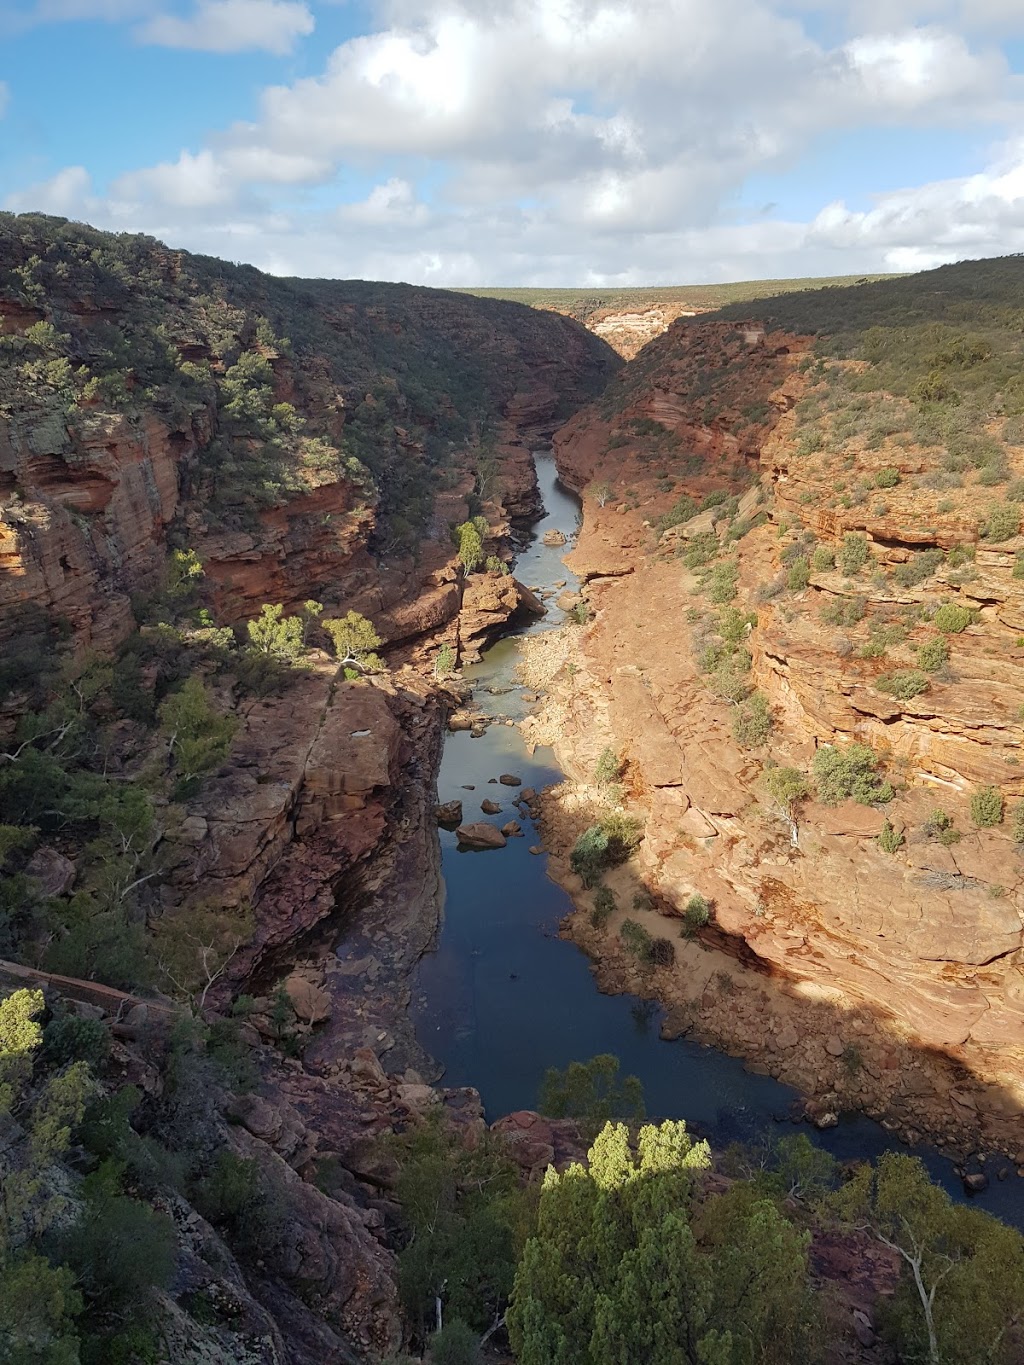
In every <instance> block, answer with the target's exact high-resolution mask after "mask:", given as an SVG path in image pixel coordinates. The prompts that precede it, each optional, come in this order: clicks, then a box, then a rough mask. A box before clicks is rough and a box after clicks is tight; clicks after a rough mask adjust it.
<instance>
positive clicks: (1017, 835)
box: [1012, 801, 1024, 844]
mask: <svg viewBox="0 0 1024 1365" xmlns="http://www.w3.org/2000/svg"><path fill="white" fill-rule="evenodd" d="M1012 829H1013V839H1014V842H1015V843H1017V844H1024V801H1018V802H1017V804H1016V805H1015V806H1014V808H1013V825H1012Z"/></svg>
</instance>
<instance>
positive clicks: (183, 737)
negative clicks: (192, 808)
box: [157, 674, 238, 784]
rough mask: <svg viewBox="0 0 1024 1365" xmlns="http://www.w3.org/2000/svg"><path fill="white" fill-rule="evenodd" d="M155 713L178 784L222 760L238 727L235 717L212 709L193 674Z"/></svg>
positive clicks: (194, 777)
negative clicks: (168, 750)
mask: <svg viewBox="0 0 1024 1365" xmlns="http://www.w3.org/2000/svg"><path fill="white" fill-rule="evenodd" d="M157 715H158V717H159V720H160V728H161V730H162V731H163V733H164V734H165V735H166V736H167V745H168V748H169V749H170V752H171V758H172V760H173V762H174V770H175V774H176V776H177V778H178V781H179V782H181V783H182V784H191V783H193V782H194V781H195V779H196V778H198V777H200V776H201V775H202V774H203V773H208V772H210V771H211V769H213V768H216V767H217V766H218V765H219V764H221V763H223V762H224V760H225V758H226V757H227V755H228V750H229V749H230V748H231V741H232V739H233V738H234V735H235V731H236V730H237V729H238V720H237V719H236V717H234V716H226V715H222V714H221V713H220V712H218V711H217V710H215V708H214V706H213V704H212V702H211V700H210V694H209V692H208V691H207V688H206V685H205V683H204V682H203V680H202V679H201V678H200V677H198V676H197V675H195V674H193V675H192V677H190V678H187V679H186V680H185V682H184V683H183V684H182V685H181V687H179V688H178V690H177V692H172V693H171V695H170V696H169V697H167V698H166V699H165V700H164V701H163V702H162V703H161V705H160V709H159V711H158V712H157Z"/></svg>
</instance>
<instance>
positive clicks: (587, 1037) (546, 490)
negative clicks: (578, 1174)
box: [413, 452, 1024, 1227]
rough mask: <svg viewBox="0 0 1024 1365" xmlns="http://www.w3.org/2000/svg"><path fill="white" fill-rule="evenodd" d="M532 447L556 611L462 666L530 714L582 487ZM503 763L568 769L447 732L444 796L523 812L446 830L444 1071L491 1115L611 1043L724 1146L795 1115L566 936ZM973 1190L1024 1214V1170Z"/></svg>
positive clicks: (784, 1100)
mask: <svg viewBox="0 0 1024 1365" xmlns="http://www.w3.org/2000/svg"><path fill="white" fill-rule="evenodd" d="M536 462H537V474H538V479H539V482H540V490H541V495H542V497H543V499H544V505H545V509H546V511H545V515H544V517H543V519H542V520H541V521H539V522H537V523H536V524H535V525H534V526H533V527H532V534H531V538H530V541H529V544H528V545H526V546H525V547H524V549H523V551H522V553H521V554H520V555H519V557H518V559H517V561H516V566H515V572H516V576H517V578H519V580H520V581H521V582H523V583H525V584H526V585H527V586H528V587H533V588H540V589H544V590H551V591H553V594H554V595H553V596H552V597H551V599H550V601H549V603H548V607H549V610H548V615H547V616H546V617H544V618H543V619H542V620H540V621H535V622H533V623H532V624H530V625H529V626H527V627H525V628H524V629H523V630H521V631H519V632H517V633H515V632H514V633H512V634H510V635H509V636H507V637H505V638H504V639H502V640H500V641H498V642H497V643H496V644H495V645H493V646H492V647H491V648H490V649H489V650H488V651H487V653H486V654H485V656H484V658H483V660H482V662H481V663H480V664H477V665H476V666H474V667H472V668H468V669H466V671H465V677H466V680H467V681H468V682H470V683H471V684H472V685H473V688H474V706H475V707H476V708H477V709H479V710H481V711H484V712H486V713H488V714H491V715H500V716H502V717H504V716H511V717H521V716H523V715H525V714H526V711H527V710H528V709H529V707H528V705H527V704H526V703H524V702H523V701H522V699H521V697H520V695H519V694H520V693H521V692H522V690H523V688H522V686H521V685H520V684H519V683H518V682H517V680H516V677H515V667H516V663H517V660H518V654H519V641H520V639H522V637H523V635H526V634H535V633H537V632H538V631H544V630H551V629H553V628H555V627H557V626H558V625H560V624H561V622H562V620H563V615H562V613H561V612H560V611H559V610H558V609H557V608H556V607H555V605H554V599H555V597H556V596H557V595H558V592H559V591H561V590H560V589H554V584H556V583H560V582H562V581H563V580H564V581H565V582H566V583H567V584H568V587H569V588H570V589H572V588H574V587H575V586H576V582H575V580H574V579H573V576H572V575H571V574H570V573H569V572H568V570H567V569H566V567H565V565H564V564H563V563H562V556H563V555H564V554H565V553H566V547H549V546H546V545H544V544H543V543H542V537H543V535H544V532H545V531H548V530H551V529H557V530H560V531H562V532H563V533H564V534H565V535H566V536H567V537H569V538H571V537H572V536H573V535H574V533H575V531H576V529H577V522H578V517H579V501H578V499H577V498H576V497H575V496H574V495H573V494H572V493H570V492H569V491H568V490H567V489H565V488H564V487H563V486H562V485H561V484H560V483H559V482H558V479H557V475H556V472H555V467H554V460H553V459H552V457H551V455H550V454H545V453H543V452H542V453H539V454H538V455H537V457H536ZM490 689H494V690H493V691H491V690H490ZM501 773H514V774H515V775H517V776H519V777H521V778H522V780H523V786H524V787H534V788H536V789H537V790H540V788H542V787H545V786H547V785H549V784H550V783H553V782H557V781H559V780H560V778H561V773H560V771H559V769H558V766H557V764H556V763H555V760H554V755H553V754H552V752H551V750H549V749H548V750H545V749H538V750H536V752H535V753H534V754H533V755H532V756H531V755H530V754H529V753H528V752H527V750H526V746H525V745H524V743H523V741H522V739H521V737H520V734H519V730H518V728H517V727H512V726H505V725H502V724H500V723H499V724H494V725H491V726H489V728H488V729H487V731H486V733H485V734H484V735H483V736H482V737H481V738H479V739H473V738H472V737H471V735H470V734H469V733H468V732H466V731H461V732H458V733H454V734H449V735H448V736H447V738H446V741H445V747H444V755H443V758H442V762H441V770H440V774H439V777H438V800H439V801H451V800H455V799H460V800H461V801H462V802H463V810H464V815H463V818H464V820H465V821H467V822H468V821H471V820H490V821H491V822H492V823H494V824H496V825H499V826H500V825H502V824H504V823H506V821H508V820H511V819H517V820H519V821H520V822H521V824H522V826H523V833H524V835H525V837H524V838H522V839H510V840H509V841H508V844H507V846H506V847H505V848H503V849H497V850H492V851H489V852H485V853H472V852H459V850H458V848H457V846H456V841H455V835H454V833H452V832H450V831H448V830H441V831H440V838H441V867H442V874H443V877H444V882H445V889H446V894H445V907H444V918H443V922H442V928H441V932H440V936H439V940H438V943H437V947H436V950H435V951H434V952H432V953H429V954H427V956H426V957H424V959H423V961H422V963H421V965H420V968H419V971H418V975H417V979H416V982H415V983H414V1003H413V1011H414V1017H415V1022H416V1032H417V1037H418V1039H419V1041H420V1043H421V1044H422V1046H423V1047H424V1048H425V1049H426V1050H427V1051H428V1052H429V1053H430V1054H431V1055H432V1056H434V1057H435V1058H436V1059H437V1060H438V1062H439V1063H440V1064H441V1065H442V1066H443V1067H444V1068H445V1077H444V1079H445V1084H447V1085H451V1086H461V1085H472V1086H475V1087H476V1089H477V1090H479V1092H480V1094H481V1097H482V1099H483V1102H484V1105H485V1106H486V1109H487V1112H488V1114H489V1115H490V1117H491V1118H496V1117H498V1116H499V1115H500V1114H504V1113H508V1112H510V1111H512V1110H515V1109H529V1108H533V1107H534V1106H535V1105H536V1103H537V1098H538V1092H539V1088H540V1084H541V1080H542V1078H543V1075H544V1071H545V1069H546V1068H547V1067H549V1066H556V1067H564V1066H566V1065H567V1064H568V1063H569V1062H571V1061H573V1060H585V1059H587V1058H589V1057H592V1056H594V1055H595V1054H596V1053H599V1052H611V1053H614V1054H615V1055H616V1056H617V1057H618V1058H619V1059H620V1061H621V1063H622V1070H623V1074H630V1073H632V1074H634V1075H636V1076H639V1078H640V1080H641V1081H642V1082H643V1086H644V1094H645V1097H646V1103H647V1112H648V1113H649V1114H651V1115H656V1116H658V1117H661V1118H685V1119H686V1120H687V1122H688V1123H689V1124H690V1125H691V1126H692V1127H694V1128H695V1129H697V1130H698V1131H699V1132H700V1133H701V1134H702V1135H706V1136H707V1137H708V1138H710V1139H711V1141H712V1143H713V1144H714V1145H716V1146H721V1145H724V1144H726V1143H728V1142H730V1141H733V1140H735V1139H739V1140H744V1141H750V1140H756V1139H757V1138H759V1137H761V1136H763V1135H764V1134H766V1132H771V1131H773V1130H774V1131H775V1132H777V1133H782V1132H785V1131H789V1129H788V1128H786V1129H782V1128H778V1127H777V1126H776V1125H777V1124H778V1123H779V1122H780V1121H785V1119H786V1118H787V1116H788V1114H789V1111H790V1109H791V1106H792V1105H793V1102H794V1101H795V1100H796V1098H797V1096H796V1092H795V1091H793V1090H791V1089H790V1088H789V1087H788V1086H784V1085H781V1084H780V1083H779V1082H778V1081H775V1080H772V1079H771V1078H770V1077H767V1076H756V1075H752V1074H751V1073H749V1072H747V1071H746V1070H745V1069H744V1066H743V1063H742V1062H741V1061H739V1060H738V1059H736V1058H733V1057H728V1056H726V1055H725V1054H724V1053H721V1052H717V1051H715V1050H714V1049H713V1048H708V1047H704V1046H702V1045H701V1044H699V1043H695V1042H691V1041H688V1040H686V1039H678V1040H676V1041H674V1042H666V1041H664V1040H663V1039H662V1038H660V1037H659V1033H658V1029H659V1025H660V1022H661V1017H662V1012H661V1011H660V1010H659V1009H658V1008H657V1007H654V1006H652V1005H651V1003H650V1002H645V1001H641V1000H638V999H636V998H634V997H631V996H607V995H602V994H601V993H600V992H599V991H598V990H597V988H596V986H595V985H594V981H593V978H592V976H591V973H590V968H589V964H588V961H587V959H586V957H585V956H584V955H583V953H581V952H580V950H579V949H578V948H576V947H575V946H574V945H573V944H571V943H567V942H565V941H563V940H562V939H560V938H559V937H558V924H559V921H560V920H561V919H562V918H563V917H564V916H565V915H566V914H568V912H569V911H570V910H571V909H572V903H571V901H570V899H569V897H568V895H567V894H566V893H565V892H564V891H563V890H562V889H561V888H560V887H559V886H557V885H556V884H555V883H554V882H553V881H551V880H550V879H549V877H548V876H547V871H546V863H547V858H546V856H536V855H534V854H531V853H530V851H529V849H530V846H531V845H535V844H537V843H538V842H539V837H540V836H539V834H538V832H537V831H536V829H535V828H534V826H533V824H532V822H531V821H530V819H529V817H524V816H521V815H520V814H519V812H518V810H517V809H516V807H515V804H514V801H515V789H510V788H508V787H503V786H500V785H493V784H492V783H491V781H490V779H492V778H497V777H498V776H499V774H501ZM467 787H472V788H473V790H466V788H467ZM484 799H489V800H493V801H500V802H501V805H502V810H501V813H500V815H490V816H487V815H484V814H483V813H482V812H481V810H480V802H481V801H483V800H484ZM793 1131H802V1132H806V1133H807V1134H808V1135H809V1136H811V1137H812V1138H813V1140H814V1141H815V1142H817V1143H819V1144H820V1145H821V1146H823V1147H826V1148H827V1149H828V1150H829V1151H830V1152H831V1153H832V1154H833V1155H834V1156H836V1157H838V1158H840V1159H845V1158H851V1157H874V1156H877V1155H879V1154H880V1153H881V1152H883V1151H885V1150H887V1149H890V1148H897V1149H899V1150H904V1149H903V1148H901V1147H899V1144H898V1143H897V1142H896V1141H895V1140H894V1139H893V1138H892V1137H890V1135H889V1134H887V1133H886V1132H885V1130H884V1129H883V1128H882V1127H881V1126H880V1125H878V1124H877V1123H874V1122H873V1121H871V1120H870V1119H867V1118H864V1117H863V1116H861V1115H857V1114H846V1115H843V1117H842V1120H841V1122H840V1124H839V1126H838V1127H837V1128H834V1129H831V1130H830V1131H828V1132H825V1133H818V1132H817V1131H816V1130H815V1129H813V1128H811V1127H809V1126H808V1125H803V1126H802V1127H801V1128H800V1129H799V1130H793ZM916 1154H917V1155H919V1156H921V1158H922V1159H923V1160H924V1161H925V1162H926V1164H927V1165H928V1167H929V1169H930V1171H931V1173H932V1175H933V1177H934V1178H936V1179H938V1180H941V1182H942V1183H943V1184H944V1185H945V1186H946V1188H947V1189H949V1190H950V1192H951V1193H952V1194H954V1195H956V1196H957V1197H958V1198H962V1197H963V1188H962V1185H961V1183H960V1181H959V1180H958V1179H957V1177H956V1175H955V1173H954V1172H953V1170H952V1167H951V1165H950V1163H949V1162H948V1161H946V1160H945V1159H944V1158H942V1157H941V1156H939V1155H938V1154H937V1153H935V1152H933V1151H930V1150H929V1149H926V1148H921V1149H916ZM1003 1164H1004V1163H1002V1162H1000V1163H999V1165H1000V1166H1001V1165H1003ZM976 1202H977V1203H978V1204H979V1205H980V1206H981V1207H984V1208H988V1209H990V1210H991V1211H992V1212H993V1213H998V1214H999V1216H1000V1217H1002V1218H1004V1219H1006V1220H1007V1221H1009V1222H1013V1223H1015V1224H1017V1225H1018V1226H1020V1227H1024V1180H1020V1179H1018V1178H1017V1177H1016V1176H1015V1175H1012V1174H1011V1176H1010V1177H1009V1179H1008V1180H1006V1181H997V1180H995V1179H993V1181H992V1184H991V1185H990V1187H989V1189H988V1190H986V1191H985V1192H984V1193H983V1194H981V1195H979V1196H977V1197H976Z"/></svg>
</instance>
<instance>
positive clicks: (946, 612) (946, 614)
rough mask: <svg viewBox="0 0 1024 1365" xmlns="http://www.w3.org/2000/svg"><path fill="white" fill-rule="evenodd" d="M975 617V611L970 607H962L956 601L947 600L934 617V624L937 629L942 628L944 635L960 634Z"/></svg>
mask: <svg viewBox="0 0 1024 1365" xmlns="http://www.w3.org/2000/svg"><path fill="white" fill-rule="evenodd" d="M973 619H974V613H973V612H972V611H971V610H970V609H969V608H968V607H961V606H959V605H958V604H957V603H956V602H945V603H943V605H942V606H941V607H939V608H938V609H937V611H936V612H935V615H934V616H933V617H932V625H933V626H934V627H935V629H936V630H941V631H942V633H943V635H959V634H960V633H961V631H964V630H966V629H967V627H968V626H969V625H970V624H971V621H972V620H973Z"/></svg>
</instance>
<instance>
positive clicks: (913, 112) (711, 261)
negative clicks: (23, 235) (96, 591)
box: [0, 0, 1024, 285]
mask: <svg viewBox="0 0 1024 1365" xmlns="http://www.w3.org/2000/svg"><path fill="white" fill-rule="evenodd" d="M0 204H2V205H3V206H4V207H7V208H10V209H14V210H16V211H26V210H41V211H46V212H53V213H59V214H63V215H65V216H68V217H72V218H81V219H84V220H86V221H90V222H94V223H96V224H97V225H99V226H103V227H109V228H113V229H117V230H130V231H145V232H150V233H153V234H154V235H156V236H160V237H162V238H164V239H165V240H167V241H169V242H170V243H171V244H172V245H176V246H185V247H190V248H192V249H195V250H202V251H207V252H211V253H213V254H216V255H222V256H226V257H228V258H229V259H235V260H248V261H251V262H252V263H253V264H256V265H258V266H261V267H263V268H266V269H271V270H275V271H279V272H285V273H296V274H310V275H313V274H323V275H336V276H363V277H380V278H391V279H410V280H415V281H421V282H425V283H437V284H460V283H466V284H474V283H476V284H484V283H494V284H514V283H525V284H566V285H571V284H588V283H603V282H608V283H674V282H687V281H697V280H713V279H730V278H733V279H735V278H751V277H757V276H776V277H777V276H779V275H787V274H788V275H804V274H810V273H828V274H833V273H840V272H846V271H863V270H877V269H887V268H888V269H910V268H915V267H921V266H928V265H933V264H936V263H938V262H940V261H943V260H952V259H959V258H962V257H964V256H975V255H992V254H997V253H1000V252H1005V251H1021V250H1024V0H884V3H883V0H789V2H788V3H780V2H779V0H716V3H715V4H714V5H710V4H709V3H707V2H706V0H495V3H492V4H489V5H487V6H486V7H485V6H482V5H481V4H480V3H479V2H477V3H470V0H380V3H355V2H351V0H350V2H348V3H346V0H338V2H337V3H317V0H19V3H18V4H12V3H8V2H7V0H0Z"/></svg>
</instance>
